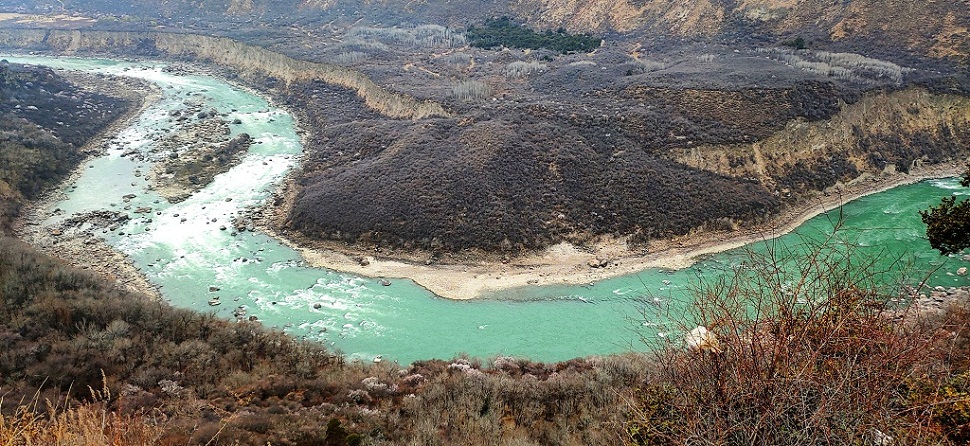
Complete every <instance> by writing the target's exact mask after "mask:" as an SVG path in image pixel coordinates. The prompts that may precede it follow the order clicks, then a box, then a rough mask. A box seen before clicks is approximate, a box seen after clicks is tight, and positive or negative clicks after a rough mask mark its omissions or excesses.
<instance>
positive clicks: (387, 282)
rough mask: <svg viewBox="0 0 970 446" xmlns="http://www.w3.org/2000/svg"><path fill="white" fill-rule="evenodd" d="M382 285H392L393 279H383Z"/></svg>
mask: <svg viewBox="0 0 970 446" xmlns="http://www.w3.org/2000/svg"><path fill="white" fill-rule="evenodd" d="M381 285H382V286H391V281H390V280H387V279H381Z"/></svg>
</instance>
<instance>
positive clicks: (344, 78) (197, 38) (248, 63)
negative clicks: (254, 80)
mask: <svg viewBox="0 0 970 446" xmlns="http://www.w3.org/2000/svg"><path fill="white" fill-rule="evenodd" d="M0 46H3V47H8V48H24V49H45V50H50V51H55V52H59V53H63V54H74V53H79V52H85V51H87V52H98V51H104V52H111V53H114V54H127V53H130V52H131V51H133V49H135V48H138V47H145V46H149V47H151V48H154V49H157V50H158V51H159V52H161V53H164V54H166V55H168V56H171V57H176V58H188V59H192V60H199V61H205V62H210V63H213V64H216V65H219V66H223V67H227V68H231V69H233V70H234V71H236V72H239V73H240V74H241V75H262V76H268V77H273V78H277V79H280V80H281V81H283V82H285V83H287V84H291V83H294V82H301V81H310V80H320V81H322V82H326V83H329V84H334V85H339V86H342V87H345V88H348V89H350V90H353V91H355V92H357V95H358V96H360V97H361V98H362V99H363V100H364V102H365V103H366V104H367V106H368V107H370V108H372V109H374V110H376V111H378V112H380V113H381V114H384V115H385V116H388V117H392V118H403V119H422V118H427V117H432V116H447V115H448V113H447V112H446V111H445V110H444V108H443V107H442V106H441V105H440V104H438V103H435V102H433V101H422V100H418V99H416V98H414V97H412V96H408V95H405V94H401V93H397V92H393V91H390V90H387V89H385V88H383V87H381V86H380V85H378V84H376V83H375V82H374V81H373V80H371V79H370V78H368V77H367V76H365V75H364V74H362V73H360V72H358V71H355V70H352V69H350V68H346V67H341V66H337V65H331V64H324V63H313V62H307V61H301V60H296V59H293V58H290V57H287V56H285V55H282V54H279V53H276V52H273V51H270V50H267V49H264V48H259V47H256V46H252V45H247V44H245V43H241V42H238V41H235V40H232V39H227V38H221V37H209V36H201V35H194V34H174V33H161V32H115V31H95V30H47V29H0Z"/></svg>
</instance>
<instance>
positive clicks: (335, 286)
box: [3, 55, 970, 363]
mask: <svg viewBox="0 0 970 446" xmlns="http://www.w3.org/2000/svg"><path fill="white" fill-rule="evenodd" d="M3 58H5V59H7V60H9V61H11V62H20V63H30V64H37V65H47V66H51V67H54V68H59V69H65V70H83V71H87V72H97V73H105V74H113V75H119V76H132V77H136V78H141V79H144V80H147V81H150V82H154V83H155V84H157V85H158V86H159V87H160V89H161V91H162V93H163V97H162V99H161V100H160V101H159V102H157V103H156V104H155V105H153V106H151V107H150V108H149V109H147V110H146V111H145V112H144V113H143V114H142V115H141V116H140V117H139V118H137V121H136V123H135V124H134V125H132V126H131V127H129V128H126V129H124V130H123V131H122V132H121V133H120V134H119V135H118V136H117V137H116V138H115V139H114V140H113V141H112V143H111V145H110V147H109V148H108V149H107V150H106V152H105V154H104V155H103V156H101V157H98V158H96V159H93V160H90V161H88V163H87V164H86V165H85V166H84V167H85V168H84V169H83V173H82V175H81V176H80V177H79V178H78V179H77V180H76V181H75V182H73V183H72V184H66V185H64V186H63V191H64V195H63V196H64V197H65V198H64V199H63V200H62V201H60V202H57V203H54V204H52V205H51V206H52V208H51V209H48V210H47V211H48V212H50V210H52V209H53V208H60V209H61V210H63V211H64V213H63V214H60V213H59V214H58V215H57V216H55V217H50V219H48V221H46V222H44V224H55V223H57V222H58V221H59V220H61V219H64V218H67V217H69V216H71V215H73V214H76V213H82V212H88V211H93V210H102V209H106V210H115V211H122V209H123V207H124V206H125V205H124V204H122V203H123V201H122V197H123V196H125V195H128V194H134V195H135V196H136V197H135V198H133V199H131V202H130V203H129V204H130V206H131V208H130V209H137V208H138V207H140V206H150V207H153V208H154V211H157V212H158V214H157V215H156V214H155V213H154V212H153V214H151V215H149V216H148V217H145V216H144V215H139V214H133V213H132V214H130V215H131V220H129V221H128V222H127V223H126V224H125V226H123V227H122V228H120V230H118V231H108V232H105V233H103V234H102V233H101V231H99V232H98V233H99V234H100V235H101V236H102V237H103V238H104V240H105V241H106V242H107V243H109V244H110V245H111V246H113V247H114V248H115V249H117V250H119V251H121V252H123V253H125V254H127V255H129V256H130V258H131V259H132V260H133V261H134V263H135V265H136V266H137V267H138V268H139V269H140V270H141V271H142V272H143V273H144V274H145V275H146V276H147V277H148V278H149V279H150V280H151V281H152V282H154V283H155V284H157V285H159V286H160V287H161V291H162V294H163V296H164V297H165V299H167V300H168V301H169V302H170V303H171V304H172V305H174V306H178V307H184V308H192V309H196V310H199V311H214V312H216V313H217V314H219V315H220V316H223V317H225V318H227V319H231V318H233V317H234V315H233V312H234V310H236V309H238V308H239V307H242V308H244V309H245V310H246V312H247V314H248V315H255V316H257V317H258V318H259V319H260V320H261V321H262V323H263V324H265V325H267V326H272V327H278V328H280V329H283V330H285V331H286V332H288V333H290V334H292V335H294V336H297V337H305V338H307V339H311V340H315V341H319V342H322V343H325V344H326V345H328V346H330V347H331V348H333V349H336V350H339V351H341V352H344V353H345V354H347V355H348V356H349V357H350V358H359V359H361V360H371V359H373V358H375V357H377V356H378V355H381V356H382V357H383V358H385V359H393V360H397V361H400V362H402V363H409V362H411V361H414V360H418V359H427V358H444V359H447V358H451V357H454V356H456V355H459V354H461V353H467V354H469V355H472V356H477V357H485V358H487V357H494V356H499V355H511V356H519V357H528V358H531V359H534V360H541V361H556V360H565V359H569V358H574V357H580V356H588V355H598V354H607V353H613V352H621V351H628V350H642V349H645V348H646V346H645V344H644V343H643V342H642V339H651V338H655V337H658V336H660V337H665V338H672V339H673V338H676V336H677V333H676V332H673V333H671V332H668V331H671V330H672V329H669V328H665V326H667V325H674V324H672V321H666V320H663V318H656V320H650V321H646V320H644V318H643V317H641V316H640V314H641V310H642V309H644V308H650V307H654V306H658V307H663V308H667V310H670V314H676V312H677V309H678V308H680V309H683V307H684V306H685V305H687V303H688V301H689V299H690V298H689V293H688V291H687V289H688V288H690V287H692V286H695V285H696V284H697V283H699V282H698V281H699V280H701V279H704V278H707V279H712V278H715V277H717V276H718V275H720V274H725V273H729V272H730V271H731V270H732V268H733V267H736V266H737V265H739V264H740V263H741V262H743V261H744V260H745V259H746V254H745V252H746V250H744V249H742V250H735V251H731V252H727V253H722V254H718V255H713V256H709V257H707V258H705V259H702V260H701V261H700V262H698V263H697V264H696V265H694V266H693V267H691V268H688V269H684V270H680V271H667V270H646V271H642V272H640V273H639V274H635V275H630V276H624V277H619V278H616V279H611V280H605V281H602V282H598V283H595V284H590V285H586V286H561V287H560V286H549V287H532V288H524V289H516V290H510V291H506V292H502V293H500V294H495V295H492V296H488V297H486V298H482V299H477V300H472V301H453V300H448V299H443V298H439V297H437V296H435V295H433V294H431V293H430V292H428V291H426V290H425V289H423V288H421V287H420V286H417V285H416V284H414V283H413V282H411V281H408V280H394V283H393V285H392V286H388V287H385V286H381V284H380V283H379V278H369V277H361V276H355V275H350V274H342V273H337V272H334V271H329V270H324V269H314V268H311V267H308V266H307V265H306V264H305V263H304V262H303V261H302V259H301V257H300V255H299V254H298V253H296V252H295V251H293V250H291V249H289V248H287V247H285V246H283V245H281V244H280V243H279V242H278V241H277V240H274V239H273V238H271V237H269V236H267V235H265V234H262V233H258V232H256V233H254V232H244V233H242V234H239V235H236V236H232V235H231V234H230V233H229V231H222V230H220V229H219V228H220V226H222V225H229V224H230V222H231V220H230V219H231V218H232V217H233V215H235V214H238V213H241V212H243V211H244V210H245V209H247V208H251V207H254V206H259V205H260V203H262V202H263V201H264V200H265V199H267V197H268V196H269V195H270V194H271V192H272V191H273V190H274V188H276V187H277V186H278V185H279V183H280V182H281V181H282V179H283V177H284V175H285V174H286V173H287V171H288V170H290V169H291V168H293V167H294V166H295V164H296V163H297V162H298V160H299V157H300V155H301V152H302V147H301V145H300V138H299V137H298V135H297V132H296V129H295V126H294V121H293V119H292V117H291V116H290V115H289V114H288V113H286V112H285V111H284V110H281V109H279V108H276V107H273V106H272V105H270V104H269V103H267V101H266V100H265V99H263V98H261V97H259V96H257V95H254V94H252V93H250V92H247V91H245V90H243V89H240V88H237V87H234V86H232V85H229V84H227V83H226V82H224V81H222V80H219V79H216V78H213V77H207V76H194V75H176V74H170V73H167V72H165V71H163V69H162V68H163V67H164V64H162V63H145V62H121V61H109V60H94V59H70V58H52V57H39V56H14V55H8V56H3ZM192 101H204V103H205V104H206V107H207V108H208V107H211V108H214V109H216V110H218V111H219V112H220V113H223V114H225V115H226V116H227V117H226V118H225V119H227V120H230V121H232V120H235V119H237V118H238V119H239V121H240V122H241V123H240V124H237V125H233V126H232V131H233V133H234V134H236V133H242V132H245V133H248V134H250V135H252V136H253V137H254V138H255V139H256V141H257V142H258V143H257V144H254V145H253V146H252V148H251V149H250V152H249V153H248V155H247V156H246V157H245V158H244V160H243V162H242V163H241V164H240V165H239V166H237V167H235V168H233V169H232V170H230V171H229V172H226V173H224V174H222V175H219V176H217V177H216V179H215V180H214V181H213V182H212V183H211V184H210V185H208V186H207V187H206V188H205V189H203V190H201V191H200V192H198V193H196V194H194V195H192V196H191V197H190V198H189V199H187V200H185V201H183V202H180V203H177V204H169V203H167V202H166V201H165V200H164V199H161V198H160V197H159V196H157V195H156V194H155V193H154V192H152V191H151V190H150V189H149V188H148V187H147V186H148V183H147V182H146V180H145V178H144V177H142V176H141V175H137V174H136V171H141V172H147V171H148V170H149V169H150V167H151V161H152V157H153V156H154V157H158V156H161V155H158V154H153V153H152V151H151V150H150V149H151V147H152V144H153V140H154V139H156V138H157V137H158V135H162V134H165V133H167V132H172V131H177V130H178V125H180V124H179V123H177V122H176V121H174V120H172V119H171V116H170V112H171V111H173V110H184V109H186V107H187V106H186V103H187V102H192ZM131 150H136V151H139V152H142V153H144V154H145V155H146V157H147V159H146V161H133V160H132V159H131V157H123V156H121V155H122V153H125V152H127V151H131ZM960 189H961V188H960V187H959V184H958V183H957V182H956V180H954V179H947V180H931V181H924V182H921V183H917V184H913V185H908V186H902V187H897V188H895V189H892V190H890V191H887V192H883V193H879V194H874V195H870V196H868V197H864V198H861V199H858V200H855V201H852V202H850V203H848V204H847V205H845V206H844V207H843V208H842V215H843V217H844V227H843V228H842V229H841V230H840V231H839V237H840V239H841V240H843V241H844V242H846V243H848V244H849V245H852V246H854V247H857V248H858V250H859V253H860V255H869V256H876V257H877V258H878V262H879V263H880V265H881V266H886V265H888V264H889V263H891V262H895V261H897V260H899V259H902V261H903V262H904V263H911V264H912V265H913V266H912V268H914V277H919V274H920V273H919V271H928V270H931V269H933V268H934V267H936V266H940V265H941V263H943V264H942V267H941V268H938V269H936V271H935V272H934V273H933V274H932V276H931V277H930V278H929V280H928V282H929V283H930V284H931V285H942V286H963V285H968V284H970V281H968V279H967V278H966V277H959V276H956V275H954V274H953V273H952V272H953V271H955V270H956V269H957V268H959V267H960V266H970V262H966V261H964V260H961V259H959V258H943V257H940V256H939V255H938V254H937V253H936V252H935V251H932V250H931V249H930V248H929V246H928V244H927V242H926V240H925V238H924V236H923V228H922V224H921V222H920V220H919V216H918V215H917V211H918V210H919V209H923V208H926V207H928V206H929V205H930V204H932V203H934V202H937V201H938V200H939V199H940V197H944V196H948V195H951V194H954V193H962V192H961V190H960ZM227 198H232V200H231V201H226V199H227ZM128 212H132V211H130V210H129V211H128ZM834 214H835V213H830V214H823V215H820V216H818V217H816V218H814V219H812V220H811V221H809V222H807V223H805V224H804V225H802V226H800V227H799V228H798V229H797V230H796V231H795V232H794V233H792V234H789V235H786V236H783V237H781V238H778V239H776V240H774V241H773V242H771V243H775V244H777V245H780V246H796V245H797V244H798V243H799V242H800V240H803V238H802V237H807V238H813V239H819V238H822V237H825V236H826V235H827V234H831V233H832V230H833V224H832V221H833V219H834V218H835V215H834ZM47 215H50V213H48V214H47ZM149 219H150V221H149ZM183 219H184V221H183ZM121 232H123V233H125V235H119V233H121ZM768 244H769V243H767V242H761V243H755V244H753V245H751V246H749V247H748V249H749V250H752V251H755V252H757V251H761V250H764V249H765V247H766V246H767V245H768ZM210 286H215V287H218V288H219V291H218V293H215V294H218V295H219V296H220V297H221V300H222V302H223V304H222V305H220V306H217V307H214V306H209V304H208V301H209V300H210V299H211V298H212V297H213V294H214V293H210V292H209V287H210ZM648 312H649V310H648Z"/></svg>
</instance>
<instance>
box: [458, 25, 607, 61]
mask: <svg viewBox="0 0 970 446" xmlns="http://www.w3.org/2000/svg"><path fill="white" fill-rule="evenodd" d="M465 37H466V38H467V39H468V43H469V44H470V45H471V46H475V47H479V48H486V49H491V48H496V47H507V48H529V49H534V50H537V49H540V48H545V49H550V50H553V51H558V52H560V53H573V52H585V53H588V52H590V51H593V50H595V49H596V48H599V46H600V39H598V38H596V37H593V36H591V35H588V34H569V33H567V32H566V30H565V29H562V28H560V29H558V30H556V31H555V32H553V31H552V30H545V31H543V32H541V33H540V32H535V31H533V30H531V29H528V28H526V27H525V26H522V25H521V24H519V23H516V22H515V21H514V20H512V19H511V18H509V17H501V18H498V19H488V20H486V21H485V24H484V26H482V27H480V28H479V27H476V26H472V27H469V28H468V30H467V31H465Z"/></svg>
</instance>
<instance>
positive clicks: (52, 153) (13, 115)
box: [0, 61, 135, 233]
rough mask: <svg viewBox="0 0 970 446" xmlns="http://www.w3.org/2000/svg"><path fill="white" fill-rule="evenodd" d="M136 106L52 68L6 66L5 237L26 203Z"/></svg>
mask: <svg viewBox="0 0 970 446" xmlns="http://www.w3.org/2000/svg"><path fill="white" fill-rule="evenodd" d="M134 105H135V104H134V103H133V102H129V101H126V100H123V99H118V98H116V97H111V96H107V95H105V94H102V93H98V92H93V91H87V90H84V89H81V88H79V87H78V86H76V85H74V84H71V83H69V82H67V81H66V80H65V79H64V78H62V77H60V76H58V75H56V74H55V73H54V72H53V71H51V70H50V69H47V68H41V67H30V66H24V65H17V64H9V63H6V61H3V62H0V233H3V232H5V231H6V230H9V225H10V223H11V221H12V219H14V218H16V217H17V215H18V213H19V210H20V208H21V206H22V205H23V204H24V203H25V201H26V200H31V199H36V198H38V197H39V196H40V195H41V193H42V192H44V191H46V190H48V189H49V188H50V187H52V186H54V185H56V184H57V183H58V182H59V181H60V180H62V179H63V178H64V176H66V175H67V174H68V173H69V172H70V171H71V170H73V169H74V167H76V166H77V165H78V163H80V161H81V160H82V159H83V158H84V156H85V155H86V154H84V153H82V152H81V148H82V146H84V144H85V143H86V142H87V141H88V140H90V139H91V138H92V137H93V136H95V135H96V134H97V132H99V131H100V130H101V129H104V128H105V127H107V126H108V125H109V124H111V123H112V122H113V121H114V120H116V119H118V118H119V117H120V116H122V115H123V114H124V113H125V111H127V110H128V109H130V108H131V107H133V106H134Z"/></svg>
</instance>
